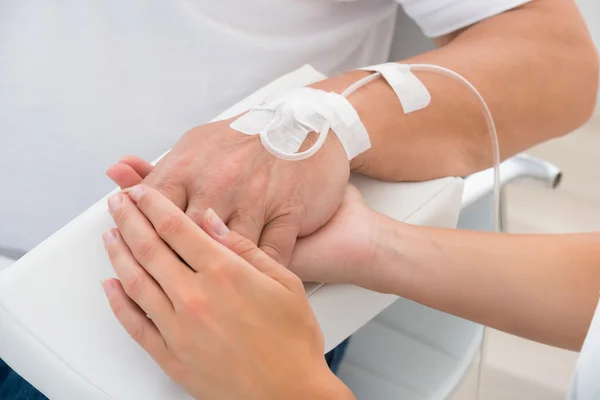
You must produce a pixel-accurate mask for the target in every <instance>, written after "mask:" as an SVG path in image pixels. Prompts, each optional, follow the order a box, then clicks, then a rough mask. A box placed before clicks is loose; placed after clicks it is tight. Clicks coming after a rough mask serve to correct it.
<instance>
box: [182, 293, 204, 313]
mask: <svg viewBox="0 0 600 400" xmlns="http://www.w3.org/2000/svg"><path fill="white" fill-rule="evenodd" d="M181 306H182V308H183V311H184V312H185V313H186V314H188V315H191V316H194V317H202V316H204V314H205V313H206V310H207V302H206V301H205V300H204V299H203V298H202V297H201V296H200V295H199V294H197V293H193V294H187V295H185V296H183V298H182V299H181Z"/></svg>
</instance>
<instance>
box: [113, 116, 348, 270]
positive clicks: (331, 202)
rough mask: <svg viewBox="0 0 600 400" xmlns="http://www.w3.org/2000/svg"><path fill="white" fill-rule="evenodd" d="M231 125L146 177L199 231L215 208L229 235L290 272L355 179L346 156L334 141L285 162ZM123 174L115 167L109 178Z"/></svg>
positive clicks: (202, 131)
mask: <svg viewBox="0 0 600 400" xmlns="http://www.w3.org/2000/svg"><path fill="white" fill-rule="evenodd" d="M229 123H230V121H220V122H215V123H210V124H207V125H202V126H199V127H196V128H194V129H192V130H190V131H189V132H187V133H186V134H185V135H183V137H182V138H181V139H180V140H179V141H178V142H177V144H175V146H174V147H173V149H172V150H171V151H170V152H169V154H167V155H166V156H165V157H164V158H163V159H162V160H161V161H160V162H159V163H158V164H157V165H156V167H155V168H154V169H151V171H145V172H147V173H148V175H147V176H145V177H144V176H143V178H144V183H146V184H148V185H150V186H152V187H154V188H156V189H158V190H159V191H160V192H161V193H163V194H165V195H166V196H167V197H168V198H169V199H170V200H172V201H173V202H174V203H175V204H176V205H177V206H178V207H179V208H181V209H182V210H184V211H185V212H186V214H187V215H188V216H190V217H191V218H192V220H193V221H195V222H196V223H198V224H199V223H200V222H201V221H202V218H203V217H204V213H205V212H206V210H207V209H208V208H209V207H210V208H213V209H214V210H215V211H216V212H217V213H218V214H219V215H220V216H221V217H222V218H223V220H224V221H225V222H226V223H227V225H228V226H229V228H230V229H232V230H234V231H236V232H238V233H240V234H242V235H243V236H245V237H247V238H248V239H250V240H251V241H252V242H253V243H258V245H259V247H260V248H261V249H263V250H264V251H265V252H266V253H267V254H269V255H270V256H272V257H273V258H274V259H276V260H277V261H279V262H281V263H283V264H284V265H287V264H288V262H289V259H290V256H291V254H292V250H293V248H294V244H295V241H296V238H297V237H298V236H306V235H309V234H311V233H313V232H314V231H316V230H317V229H319V228H320V227H321V226H323V225H324V224H325V223H326V222H327V221H328V220H329V219H330V218H331V217H332V216H333V214H334V212H335V210H336V209H337V208H338V206H339V204H340V202H341V200H342V196H343V193H344V187H345V185H346V183H347V182H348V177H349V163H348V159H347V156H346V153H345V151H344V149H343V147H342V146H341V144H340V143H339V140H338V139H337V137H336V136H335V135H329V136H328V138H327V140H326V142H325V145H324V146H323V147H322V148H321V150H320V151H319V152H317V154H316V155H315V156H313V157H311V158H310V159H308V160H303V161H286V160H281V159H278V158H276V157H275V156H273V155H271V154H270V153H269V152H268V151H267V150H266V149H264V147H263V145H262V144H261V142H260V139H259V138H258V135H256V136H247V135H244V134H241V133H239V132H237V131H234V130H232V129H231V128H229ZM123 168H126V166H123V165H121V166H113V167H111V169H109V171H108V174H109V176H111V175H115V173H116V174H118V173H119V171H121V172H122V169H123ZM115 171H116V172H115ZM121 183H123V182H120V184H121ZM126 183H127V184H131V182H126ZM125 186H128V185H125Z"/></svg>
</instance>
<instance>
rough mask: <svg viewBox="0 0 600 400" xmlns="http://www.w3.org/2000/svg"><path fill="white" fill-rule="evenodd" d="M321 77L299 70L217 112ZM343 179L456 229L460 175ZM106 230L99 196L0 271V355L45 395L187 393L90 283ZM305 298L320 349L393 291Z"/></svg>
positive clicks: (145, 397) (402, 214)
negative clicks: (388, 180)
mask: <svg viewBox="0 0 600 400" xmlns="http://www.w3.org/2000/svg"><path fill="white" fill-rule="evenodd" d="M322 78H323V76H322V75H320V74H319V73H317V72H316V71H314V70H313V69H312V68H310V67H308V66H306V67H303V68H301V69H299V70H297V71H295V72H293V73H291V74H289V75H286V76H284V77H282V78H280V79H279V80H277V81H275V82H273V83H272V84H270V85H268V86H266V87H264V88H263V89H261V90H260V91H258V92H256V93H255V94H253V95H251V96H250V97H248V98H247V99H245V100H244V101H242V102H240V103H238V104H237V105H236V106H235V107H233V108H232V109H230V110H228V111H227V112H226V113H224V114H223V115H221V116H220V118H226V117H229V116H233V115H235V114H237V113H239V112H241V111H244V110H246V109H247V108H248V107H249V106H251V105H254V104H259V103H261V102H262V101H264V100H266V99H267V98H268V97H270V96H273V95H275V94H277V93H280V92H283V91H286V90H289V89H291V88H294V87H297V86H301V85H306V84H309V83H311V82H314V81H316V80H319V79H322ZM352 182H353V183H354V184H356V185H357V187H358V188H359V189H360V190H361V192H362V193H363V195H364V196H365V199H366V201H367V203H368V204H369V205H370V206H371V207H373V208H374V209H376V210H378V211H380V212H382V213H385V214H387V215H389V216H391V217H392V218H395V219H397V220H400V221H405V222H408V223H412V224H419V225H430V226H444V227H454V226H456V222H457V218H458V214H459V209H460V203H461V195H462V189H463V182H462V179H460V178H452V177H450V178H444V179H439V180H435V181H430V182H422V183H386V182H380V181H375V180H372V179H369V178H366V177H363V176H352ZM112 226H113V223H112V220H111V218H110V216H109V214H108V211H107V207H106V198H104V199H102V200H100V201H99V202H98V203H96V204H95V205H93V206H92V207H91V208H90V209H88V210H87V211H85V212H84V213H83V214H81V215H80V216H79V217H77V218H76V219H75V220H73V221H72V222H71V223H69V224H68V225H67V226H65V227H64V228H63V229H61V230H60V231H58V232H57V233H55V234H54V235H53V236H51V237H50V238H49V239H47V240H46V241H44V242H43V243H42V244H40V245H39V246H37V247H36V248H35V249H33V250H32V251H31V252H29V253H28V254H27V255H25V256H24V257H23V258H21V259H20V260H19V261H17V262H16V263H15V264H13V265H12V266H10V267H8V268H7V269H5V270H4V271H2V273H0V358H2V359H4V360H5V361H6V362H7V363H8V364H9V365H10V366H11V367H12V368H14V369H15V370H16V371H17V372H18V373H19V374H21V375H22V376H23V377H24V378H25V379H27V380H28V381H29V382H31V383H32V384H33V385H34V386H35V387H36V388H38V389H39V390H40V391H41V392H43V393H44V394H45V395H46V396H48V397H49V398H50V399H58V400H63V399H64V400H71V399H73V400H81V399H86V400H108V399H113V400H117V399H118V400H137V399H140V400H163V399H169V400H180V399H189V398H190V397H189V396H188V395H186V394H185V393H184V392H183V390H182V389H181V388H179V387H178V386H177V385H176V384H174V383H173V382H172V381H170V380H169V379H168V378H167V377H166V376H165V374H164V373H163V372H162V371H161V370H160V368H159V367H158V366H157V365H156V364H155V363H154V362H153V361H152V360H151V359H150V357H149V356H148V355H146V354H145V353H144V352H143V351H142V350H141V349H140V348H139V347H138V346H137V344H136V343H135V342H133V340H131V339H130V338H129V337H128V335H127V334H126V332H125V331H124V330H123V329H122V328H121V326H120V325H119V323H118V322H117V320H116V319H115V318H114V316H113V315H112V313H111V311H110V308H109V306H108V303H107V301H106V299H105V297H104V293H103V292H102V289H101V286H100V281H101V280H103V279H106V278H108V277H110V276H114V272H113V271H112V268H111V265H110V263H109V261H108V258H107V256H106V254H105V252H104V249H103V245H102V241H101V233H102V232H103V231H105V230H106V229H108V228H110V227H112ZM356 229H360V226H357V227H356ZM309 299H310V302H311V305H312V307H313V310H314V312H315V314H316V315H317V318H318V320H319V323H320V325H321V328H322V330H323V332H324V335H325V340H326V347H327V348H326V350H329V349H331V348H333V347H334V346H335V345H337V344H338V343H339V342H341V341H342V340H343V339H344V338H346V337H347V336H349V335H351V334H352V333H353V332H355V331H356V330H357V329H359V328H360V327H361V326H363V325H364V324H365V323H367V322H368V321H369V320H371V319H372V318H373V317H374V316H376V315H377V314H379V313H380V312H381V311H382V310H384V309H385V308H386V307H387V306H389V305H390V304H391V303H392V302H393V301H394V300H395V299H396V297H395V296H390V295H382V294H377V293H374V292H370V291H367V290H364V289H361V288H358V287H355V286H351V285H324V286H321V287H318V288H316V290H315V287H314V286H313V287H312V291H311V292H310V295H309Z"/></svg>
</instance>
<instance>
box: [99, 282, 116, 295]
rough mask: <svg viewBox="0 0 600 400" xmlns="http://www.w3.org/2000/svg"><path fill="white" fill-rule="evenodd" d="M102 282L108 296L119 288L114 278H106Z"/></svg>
mask: <svg viewBox="0 0 600 400" xmlns="http://www.w3.org/2000/svg"><path fill="white" fill-rule="evenodd" d="M101 284H102V289H104V293H105V294H106V297H110V295H111V294H113V293H114V291H115V289H116V288H117V286H116V284H115V280H114V279H106V280H104V281H102V282H101Z"/></svg>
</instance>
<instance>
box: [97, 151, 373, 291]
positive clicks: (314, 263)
mask: <svg viewBox="0 0 600 400" xmlns="http://www.w3.org/2000/svg"><path fill="white" fill-rule="evenodd" d="M151 170H152V165H151V164H150V163H148V162H146V161H144V160H141V159H140V158H138V157H133V156H128V157H125V158H123V159H121V160H120V162H119V164H117V165H115V166H113V167H111V168H110V169H109V170H108V175H109V176H110V177H111V179H112V180H113V181H115V183H117V184H118V185H119V186H121V187H122V188H126V187H129V186H133V185H135V184H138V183H140V182H141V181H142V179H143V178H144V177H145V176H146V175H147V174H148V173H149V171H151ZM381 218H385V217H383V216H381V215H380V214H378V213H376V212H374V211H373V210H371V209H369V208H368V207H367V205H366V204H365V203H364V201H363V199H362V196H361V194H360V192H359V191H358V190H357V189H356V188H355V187H354V186H352V185H350V184H347V185H346V190H345V192H344V197H343V200H342V203H341V205H340V207H339V208H338V209H337V211H336V213H335V214H334V216H333V217H332V218H331V219H330V220H329V222H327V224H326V225H324V226H323V227H321V228H320V229H319V230H317V231H316V232H315V233H313V234H311V235H309V236H306V237H303V238H301V239H299V240H298V242H297V244H296V247H295V248H294V251H293V253H292V259H291V262H290V265H289V269H290V270H292V271H293V272H294V273H296V274H297V275H298V276H299V277H300V278H301V279H302V280H303V281H305V282H344V283H353V284H356V285H359V286H363V287H367V288H369V289H374V290H375V289H377V288H378V287H379V286H381V285H380V284H379V283H378V281H377V279H376V278H378V277H380V276H381V274H380V273H379V272H378V271H377V268H378V267H377V264H376V260H375V249H376V241H377V240H378V238H379V240H382V239H384V238H381V237H380V236H381V234H380V233H379V232H380V229H379V226H378V224H379V222H380V221H381ZM215 239H216V240H217V241H220V242H222V243H223V244H224V245H226V246H228V247H229V246H230V245H231V243H227V242H226V241H225V239H226V238H223V237H215Z"/></svg>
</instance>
